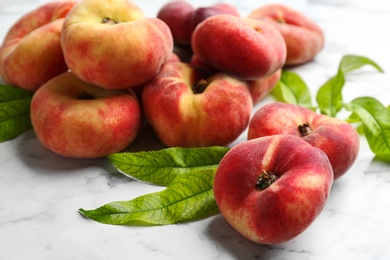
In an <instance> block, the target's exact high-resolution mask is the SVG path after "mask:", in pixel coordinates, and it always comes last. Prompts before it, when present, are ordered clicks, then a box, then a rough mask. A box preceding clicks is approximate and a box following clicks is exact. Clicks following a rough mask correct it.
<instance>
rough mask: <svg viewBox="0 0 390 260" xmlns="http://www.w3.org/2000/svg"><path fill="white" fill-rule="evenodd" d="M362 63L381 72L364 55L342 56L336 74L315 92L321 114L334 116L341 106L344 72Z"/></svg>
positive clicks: (361, 65)
mask: <svg viewBox="0 0 390 260" xmlns="http://www.w3.org/2000/svg"><path fill="white" fill-rule="evenodd" d="M364 65H371V66H373V67H374V68H376V69H377V70H378V71H380V72H383V70H382V69H381V68H380V67H379V65H378V64H376V63H375V62H374V61H372V60H370V59H368V58H366V57H363V56H356V55H345V56H343V58H342V59H341V61H340V64H339V68H338V71H337V74H336V75H335V76H333V77H331V78H330V79H329V80H327V81H326V82H325V83H324V84H323V85H322V86H321V87H320V89H319V90H318V92H317V96H316V100H317V104H318V107H319V108H320V111H321V113H322V114H325V115H328V116H332V117H335V116H336V114H337V113H338V112H339V111H340V109H341V107H342V105H341V103H342V101H343V96H342V89H343V87H344V84H345V74H346V73H348V72H350V71H352V70H355V69H359V68H361V67H363V66H364Z"/></svg>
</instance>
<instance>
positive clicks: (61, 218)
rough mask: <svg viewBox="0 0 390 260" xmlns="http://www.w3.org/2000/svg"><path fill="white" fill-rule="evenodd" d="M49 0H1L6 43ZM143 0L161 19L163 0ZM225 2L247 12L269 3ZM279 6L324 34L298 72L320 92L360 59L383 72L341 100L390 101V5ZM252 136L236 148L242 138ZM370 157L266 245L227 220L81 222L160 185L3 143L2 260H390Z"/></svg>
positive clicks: (382, 183) (386, 210) (353, 83)
mask: <svg viewBox="0 0 390 260" xmlns="http://www.w3.org/2000/svg"><path fill="white" fill-rule="evenodd" d="M44 2H45V0H35V1H32V0H31V1H23V0H12V1H11V0H0V39H1V40H2V39H3V37H4V35H5V33H6V32H7V30H8V28H9V27H10V26H11V25H12V23H13V22H14V21H16V19H17V18H18V17H19V16H20V15H21V14H22V13H23V12H25V11H28V10H30V9H31V8H35V7H37V6H38V5H40V4H42V3H44ZM137 2H138V4H139V5H140V6H141V7H142V8H143V9H144V10H145V12H146V13H148V14H149V15H150V16H154V15H155V14H156V13H157V10H158V8H159V7H160V6H161V5H162V4H164V3H165V2H166V1H162V0H159V1H152V0H143V1H137ZM192 2H193V3H194V5H207V4H210V3H212V1H205V0H203V1H192ZM226 2H230V3H233V4H235V5H236V6H237V7H238V8H239V9H240V11H241V12H242V14H243V15H246V14H247V13H248V12H249V11H250V10H251V8H255V7H257V5H260V4H262V3H266V2H272V1H252V0H241V1H226ZM254 2H258V3H254ZM281 2H285V3H287V4H289V5H290V6H293V7H296V8H298V9H299V10H301V11H302V12H304V13H305V14H307V15H308V16H309V17H311V18H312V19H314V20H315V21H316V22H318V24H319V25H320V26H321V27H322V28H323V30H324V32H325V36H326V45H325V48H324V50H323V51H322V52H321V53H320V54H319V55H318V56H317V57H316V59H315V60H314V61H313V62H311V63H309V64H306V65H304V66H301V67H298V68H296V69H295V71H296V72H298V73H299V74H300V75H301V77H302V78H303V79H304V80H305V81H306V83H307V84H308V85H309V87H310V88H311V89H312V90H313V91H315V90H316V89H317V88H318V87H319V86H320V85H321V84H322V83H324V82H325V80H326V79H328V78H329V77H330V76H332V75H334V74H335V73H336V70H337V66H338V63H339V61H340V59H341V57H342V56H343V55H345V54H357V55H363V56H366V57H369V58H371V59H373V60H375V61H376V62H377V63H378V64H379V65H380V66H382V68H383V69H384V70H385V73H384V74H380V73H377V72H375V71H374V70H373V69H372V68H370V67H364V68H363V69H361V70H359V71H358V72H356V73H355V72H354V73H351V74H349V76H348V77H347V84H346V86H345V88H344V92H343V94H344V98H345V99H346V100H347V101H349V100H352V99H353V98H354V97H358V96H365V95H368V96H374V97H376V98H377V99H379V100H380V101H381V102H383V103H384V104H386V105H389V104H390V95H389V90H390V76H389V75H390V74H388V71H390V48H389V46H390V29H389V24H390V6H389V4H388V2H387V1H386V0H371V1H363V0H358V1H355V0H339V1H336V0H307V1H304V0H302V1H281ZM267 101H270V100H265V101H264V102H267ZM264 102H263V103H261V104H260V105H258V106H261V105H262V104H264ZM245 134H246V133H243V135H242V136H241V137H240V138H239V139H238V140H237V141H236V142H235V143H238V142H242V141H244V140H245ZM148 136H149V135H147V134H146V135H144V137H143V138H142V137H141V139H140V140H139V141H138V142H137V143H136V144H135V146H134V149H138V148H139V146H137V145H140V146H145V145H151V144H153V142H154V140H153V139H148ZM373 158H374V155H373V154H372V152H371V151H370V150H369V148H368V145H367V142H366V140H365V139H364V138H362V139H361V150H360V152H359V156H358V159H357V161H356V163H355V164H354V166H353V167H352V168H351V169H350V171H349V172H348V173H347V174H346V175H345V176H343V177H342V178H341V179H339V180H337V181H336V183H335V184H334V185H333V188H332V192H331V196H330V198H329V201H328V203H327V205H326V208H325V209H324V211H323V212H322V214H321V215H320V216H319V218H318V219H317V220H316V221H315V222H314V223H313V224H312V225H311V226H310V227H309V228H308V229H307V230H306V231H305V232H304V233H302V234H301V235H300V236H298V237H296V238H295V239H293V240H292V241H289V242H286V243H283V244H280V245H274V246H264V245H259V244H255V243H252V242H250V241H248V240H246V239H245V238H243V237H242V236H241V235H239V234H238V233H237V232H235V231H234V230H233V229H232V228H231V227H230V226H229V225H228V224H227V222H226V221H225V220H224V219H223V218H222V216H221V215H216V216H212V217H209V218H207V219H204V220H200V221H196V222H191V223H185V224H177V225H170V226H158V227H131V226H126V227H125V226H111V225H103V224H100V223H97V222H94V221H91V220H88V219H86V218H83V217H82V216H81V215H80V214H79V213H78V211H77V210H78V209H79V208H81V207H82V208H86V209H93V208H96V207H98V206H101V205H103V204H105V203H108V202H112V201H117V200H128V199H132V198H134V197H137V196H139V195H142V194H145V193H149V192H153V191H158V190H161V189H162V188H161V187H156V186H152V185H148V184H145V183H140V182H136V181H132V180H130V179H129V178H127V177H125V176H123V175H121V174H119V173H117V172H116V171H115V170H114V169H113V168H112V167H111V166H110V165H109V163H107V162H106V161H105V160H104V159H101V160H75V159H67V158H63V157H60V156H57V155H54V154H52V153H50V152H48V151H47V150H45V149H44V148H42V146H41V145H40V144H39V143H38V141H37V139H36V137H35V134H34V133H33V131H29V132H27V133H25V134H23V135H21V136H20V137H18V138H17V139H15V140H12V141H8V142H4V143H0V259H10V260H12V259H58V260H62V259H64V260H65V259H66V260H68V259H94V260H97V259H118V260H119V259H196V260H198V259H204V260H208V259H224V260H227V259H315V260H318V259H333V260H336V259H343V260H345V259H354V260H358V259H368V260H372V259H383V260H385V259H390V249H389V244H390V223H389V219H390V165H386V164H383V163H379V162H375V161H373Z"/></svg>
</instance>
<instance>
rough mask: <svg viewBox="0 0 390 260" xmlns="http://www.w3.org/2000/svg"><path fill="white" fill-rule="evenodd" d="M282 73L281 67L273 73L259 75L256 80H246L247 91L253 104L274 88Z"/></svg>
mask: <svg viewBox="0 0 390 260" xmlns="http://www.w3.org/2000/svg"><path fill="white" fill-rule="evenodd" d="M281 75H282V69H279V70H277V71H276V72H274V73H273V74H271V75H269V76H266V77H261V78H259V79H257V80H251V81H248V82H247V85H248V88H249V92H250V93H251V96H252V100H253V104H257V103H259V102H260V101H261V100H263V99H264V98H265V97H266V96H267V95H268V94H269V93H271V91H272V90H273V89H274V87H275V86H276V84H277V83H278V82H279V79H280V76H281Z"/></svg>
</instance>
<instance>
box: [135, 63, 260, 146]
mask: <svg viewBox="0 0 390 260" xmlns="http://www.w3.org/2000/svg"><path fill="white" fill-rule="evenodd" d="M203 89H204V90H203ZM142 104H143V109H144V112H145V115H146V118H147V121H148V122H149V124H150V125H151V126H152V127H153V129H154V131H155V133H156V135H157V136H158V138H159V139H160V140H161V142H162V143H164V144H165V145H166V146H168V147H175V146H178V147H202V146H213V145H227V144H229V143H231V142H233V141H234V140H235V139H236V138H237V137H238V136H239V135H240V134H241V133H242V132H243V131H244V130H245V129H246V128H247V126H248V122H249V119H250V116H251V112H252V106H253V104H252V99H251V96H250V94H249V91H248V88H247V87H246V85H245V83H244V82H242V81H239V80H236V79H234V78H232V77H230V76H228V75H226V74H223V73H219V74H214V75H212V76H210V77H203V75H202V72H201V71H200V70H197V69H195V68H193V67H191V66H190V65H189V64H187V63H182V62H170V63H167V64H165V65H164V66H163V68H162V69H161V71H160V73H159V74H158V75H157V76H156V77H155V78H154V79H153V80H152V81H150V82H149V83H148V84H147V85H146V86H145V88H144V90H143V93H142Z"/></svg>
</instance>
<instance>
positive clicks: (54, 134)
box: [0, 0, 359, 244]
mask: <svg viewBox="0 0 390 260" xmlns="http://www.w3.org/2000/svg"><path fill="white" fill-rule="evenodd" d="M323 46H324V35H323V33H322V31H321V29H320V28H319V26H318V25H316V24H315V22H313V21H311V20H310V19H309V18H307V17H306V16H304V15H303V14H302V13H300V12H298V11H296V10H293V9H291V8H289V7H287V6H284V5H277V4H271V5H266V6H260V7H259V8H257V9H255V10H253V11H252V12H250V14H249V15H248V16H247V17H242V16H241V15H240V13H239V11H238V10H237V9H236V8H235V7H234V6H231V5H228V4H214V5H210V6H206V7H198V8H195V7H194V6H193V5H191V4H190V3H188V2H185V1H171V2H168V3H167V4H166V5H164V6H162V7H161V8H160V10H159V12H158V14H157V15H156V17H147V16H146V15H145V13H144V12H143V10H142V9H141V8H140V7H139V6H138V5H137V4H136V3H135V2H133V1H131V0H106V1H101V0H81V1H79V2H75V1H63V2H51V3H48V4H44V5H42V6H41V7H39V8H37V9H36V10H33V11H31V12H29V13H27V14H25V15H24V16H23V17H21V18H20V19H19V20H18V21H17V22H16V23H15V24H14V25H13V26H12V27H11V29H10V30H9V32H8V34H7V35H6V37H5V39H4V42H3V44H2V46H1V47H0V77H1V78H2V79H3V80H4V81H5V82H6V83H8V84H10V85H13V86H15V87H19V88H23V89H26V90H29V91H32V92H33V94H34V95H33V98H32V101H31V110H30V113H31V122H32V125H33V128H34V131H35V133H36V135H37V137H38V139H39V141H40V142H41V144H42V145H43V146H44V147H46V148H47V149H48V150H50V151H52V152H54V153H57V154H59V155H62V156H66V157H75V158H100V157H105V156H107V155H109V154H112V153H116V152H120V151H123V150H124V149H125V148H127V147H128V146H130V145H131V144H132V142H133V141H134V140H135V139H136V138H137V136H138V135H139V133H140V132H141V131H142V130H143V127H144V126H145V124H149V125H150V126H151V127H152V128H153V130H154V132H155V134H156V136H157V137H158V139H159V140H160V141H161V143H162V144H164V145H165V146H167V147H207V146H216V145H220V146H227V145H229V144H231V143H232V142H233V141H235V140H236V139H237V138H238V137H239V136H240V135H241V134H242V133H243V132H244V131H245V130H246V129H248V136H247V139H248V140H247V141H246V142H242V143H240V144H238V145H236V146H234V147H233V148H232V149H230V150H229V152H228V153H227V154H226V156H225V157H224V158H223V159H222V161H221V163H220V165H219V167H218V169H217V172H216V175H215V181H214V195H215V199H216V202H217V204H218V206H219V209H220V211H221V213H222V214H223V215H224V217H225V218H226V220H227V221H228V222H229V223H230V224H231V225H232V226H233V227H234V228H235V229H236V230H237V231H239V232H240V233H241V234H243V235H244V236H245V237H247V238H248V239H250V240H253V241H255V242H258V243H265V244H273V243H282V242H284V241H287V240H290V239H292V238H294V237H295V236H297V235H298V234H300V233H301V232H303V230H305V229H306V228H307V227H308V226H309V225H310V224H311V223H312V222H313V221H314V220H315V218H316V217H317V216H318V215H319V214H320V212H321V210H322V209H323V207H324V205H325V203H326V200H327V198H328V196H329V191H330V188H331V185H332V184H333V181H334V180H336V179H338V178H340V177H341V176H342V175H343V174H345V172H347V171H348V169H349V168H350V167H351V165H352V164H353V162H354V161H355V159H356V156H357V152H358V149H359V139H358V135H357V132H356V130H355V129H354V128H353V127H351V125H349V124H347V123H345V122H343V121H341V120H339V119H336V118H329V117H327V116H324V115H320V114H316V113H315V112H313V111H311V110H308V109H304V108H302V107H299V106H296V105H289V104H285V103H278V102H274V103H271V104H269V105H266V106H263V107H261V108H260V109H259V110H258V111H255V113H253V114H252V112H253V111H252V110H253V107H254V104H256V103H258V102H260V101H261V100H263V99H264V98H265V97H266V96H267V95H268V94H269V93H270V92H271V91H272V90H273V88H274V87H275V86H276V85H277V83H278V81H279V79H280V77H281V73H282V69H283V68H284V67H285V66H287V65H299V64H304V63H307V62H310V61H311V60H313V59H314V58H315V56H316V55H317V54H318V53H319V52H320V51H321V49H322V48H323Z"/></svg>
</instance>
